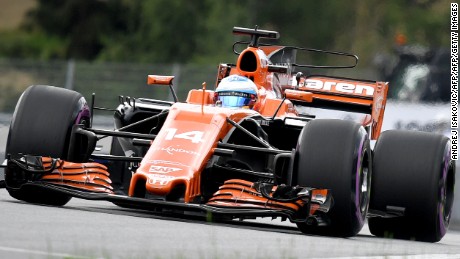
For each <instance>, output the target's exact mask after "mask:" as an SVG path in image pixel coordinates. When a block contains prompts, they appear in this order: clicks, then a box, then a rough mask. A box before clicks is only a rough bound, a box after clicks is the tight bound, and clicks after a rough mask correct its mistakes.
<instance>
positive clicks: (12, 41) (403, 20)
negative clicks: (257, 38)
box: [0, 0, 450, 63]
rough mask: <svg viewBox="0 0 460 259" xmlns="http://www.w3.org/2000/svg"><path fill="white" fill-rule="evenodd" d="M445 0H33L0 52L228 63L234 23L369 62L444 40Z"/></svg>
mask: <svg viewBox="0 0 460 259" xmlns="http://www.w3.org/2000/svg"><path fill="white" fill-rule="evenodd" d="M449 3H450V2H449V1H445V0H432V1H427V0H405V1H400V0H389V1H378V0H350V1H314V0H308V1H304V0H285V1H282V2H281V1H273V0H268V1H267V0H265V1H264V0H233V1H215V0H200V1H183V0H135V1H129V0H83V1H82V0H65V1H63V0H38V4H37V7H36V8H35V9H33V10H31V11H30V12H29V14H28V16H27V18H26V19H25V21H24V22H23V26H21V28H19V29H17V30H15V31H4V32H0V37H1V38H2V40H1V41H0V57H22V58H34V59H43V60H47V59H71V58H72V59H82V60H96V61H97V60H101V61H124V62H126V61H129V62H149V63H175V62H179V63H209V62H213V63H217V62H231V61H232V58H234V57H232V53H231V45H232V43H233V41H234V39H235V37H234V36H233V35H232V34H231V30H232V27H233V26H243V27H254V26H255V25H258V26H259V27H260V28H264V29H273V30H277V31H279V32H280V33H281V35H282V36H281V42H282V43H284V44H289V45H298V46H304V47H312V48H322V49H330V50H340V51H347V52H354V53H358V54H359V55H360V57H361V62H362V61H364V63H366V62H369V60H370V59H371V56H372V55H373V54H374V53H375V52H377V51H389V50H390V49H391V47H392V46H393V44H394V36H395V35H396V34H403V35H405V37H406V38H407V39H408V41H409V42H411V43H418V44H422V45H426V46H441V45H445V46H447V45H448V44H449V35H450V34H449V30H450V27H449V21H450V20H449V17H450V4H449Z"/></svg>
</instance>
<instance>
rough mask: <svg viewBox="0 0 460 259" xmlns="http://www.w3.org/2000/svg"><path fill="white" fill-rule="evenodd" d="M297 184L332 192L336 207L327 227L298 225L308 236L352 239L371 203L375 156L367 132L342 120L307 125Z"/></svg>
mask: <svg viewBox="0 0 460 259" xmlns="http://www.w3.org/2000/svg"><path fill="white" fill-rule="evenodd" d="M293 168H294V177H293V180H294V181H295V184H298V185H300V186H307V187H314V188H325V189H330V191H331V193H332V198H333V201H334V203H333V206H332V208H331V209H330V211H329V212H328V213H327V216H328V217H329V219H330V224H329V225H328V226H319V227H317V226H309V225H307V224H306V223H297V226H298V227H299V229H300V230H301V231H302V232H304V233H308V234H319V235H331V236H342V237H349V236H355V235H356V234H357V233H358V232H359V231H360V230H361V229H362V227H363V225H364V221H365V218H366V214H367V208H368V204H369V186H370V181H371V175H372V157H371V149H370V144H369V138H368V134H367V132H366V130H365V129H364V128H363V127H362V126H361V125H359V124H357V123H354V122H351V121H343V120H314V121H311V122H309V123H307V125H305V127H304V129H303V130H302V132H301V134H300V138H299V143H298V146H297V150H296V156H295V159H294V167H293Z"/></svg>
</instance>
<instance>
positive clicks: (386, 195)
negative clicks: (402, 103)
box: [368, 130, 455, 242]
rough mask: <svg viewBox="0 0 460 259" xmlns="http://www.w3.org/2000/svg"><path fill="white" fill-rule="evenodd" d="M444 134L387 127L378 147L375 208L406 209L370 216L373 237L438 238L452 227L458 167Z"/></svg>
mask: <svg viewBox="0 0 460 259" xmlns="http://www.w3.org/2000/svg"><path fill="white" fill-rule="evenodd" d="M450 153H451V148H450V142H449V139H448V138H447V137H445V136H443V135H438V134H431V133H425V132H417V131H396V130H392V131H386V132H384V133H382V135H381V136H380V138H379V140H378V141H377V143H376V145H375V148H374V170H373V181H372V192H371V201H370V205H369V207H370V210H372V211H374V210H375V211H380V212H386V213H387V214H388V212H391V210H393V211H395V208H396V211H399V212H401V213H403V215H402V216H400V217H391V218H383V217H371V218H369V219H368V224H369V229H370V232H371V233H372V234H373V235H376V236H379V237H388V238H401V239H411V240H419V241H426V242H437V241H439V240H441V238H442V237H443V236H444V235H445V233H446V229H447V227H448V225H449V220H450V215H451V212H452V205H453V198H454V181H455V165H454V163H453V162H452V161H451V160H450Z"/></svg>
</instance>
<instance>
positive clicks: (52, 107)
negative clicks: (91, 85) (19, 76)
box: [5, 85, 90, 206]
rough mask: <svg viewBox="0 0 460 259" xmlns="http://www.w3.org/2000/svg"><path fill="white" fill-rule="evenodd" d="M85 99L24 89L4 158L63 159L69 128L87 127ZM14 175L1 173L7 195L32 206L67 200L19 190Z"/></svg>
mask: <svg viewBox="0 0 460 259" xmlns="http://www.w3.org/2000/svg"><path fill="white" fill-rule="evenodd" d="M89 117H90V113H89V109H88V106H87V104H86V101H85V98H84V97H83V96H82V95H81V94H79V93H77V92H74V91H71V90H67V89H63V88H57V87H52V86H44V85H33V86H30V87H29V88H27V89H26V90H25V91H24V93H23V94H22V95H21V97H20V98H19V101H18V103H17V105H16V109H15V111H14V114H13V118H12V121H11V124H10V129H9V133H8V140H7V144H6V149H5V154H6V155H7V156H8V155H11V156H16V155H18V154H27V155H36V156H50V157H53V158H61V159H66V158H67V153H68V148H69V141H70V135H71V129H72V125H74V124H77V123H84V124H87V125H88V123H89ZM14 174H15V172H12V171H10V170H8V168H7V169H5V182H6V185H7V190H8V192H9V193H10V195H11V196H12V197H14V198H16V199H19V200H24V201H27V202H32V203H42V204H49V205H57V206H60V205H64V204H66V203H67V202H68V201H69V200H70V197H69V196H67V195H63V194H59V193H54V192H50V191H45V190H42V189H38V188H34V187H30V186H25V187H24V188H20V187H21V186H20V185H19V184H18V182H17V178H18V177H17V175H14Z"/></svg>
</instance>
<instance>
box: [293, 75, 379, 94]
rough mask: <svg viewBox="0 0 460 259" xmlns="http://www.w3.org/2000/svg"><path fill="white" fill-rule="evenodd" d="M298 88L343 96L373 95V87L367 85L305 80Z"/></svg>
mask: <svg viewBox="0 0 460 259" xmlns="http://www.w3.org/2000/svg"><path fill="white" fill-rule="evenodd" d="M300 87H301V88H302V87H304V88H309V89H313V90H322V91H332V92H340V93H344V94H358V95H365V96H373V95H374V87H372V86H369V85H361V84H352V83H345V82H334V81H322V80H318V79H307V80H305V82H304V83H303V85H300Z"/></svg>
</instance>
